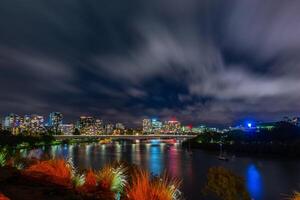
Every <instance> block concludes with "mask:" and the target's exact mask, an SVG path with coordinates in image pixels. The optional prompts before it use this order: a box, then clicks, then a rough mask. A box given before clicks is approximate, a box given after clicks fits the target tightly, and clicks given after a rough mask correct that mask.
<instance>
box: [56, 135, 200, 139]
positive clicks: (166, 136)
mask: <svg viewBox="0 0 300 200" xmlns="http://www.w3.org/2000/svg"><path fill="white" fill-rule="evenodd" d="M196 136H197V135H162V134H160V135H54V137H55V139H57V140H68V139H107V138H111V139H127V140H147V139H150V140H151V139H190V138H194V137H196Z"/></svg>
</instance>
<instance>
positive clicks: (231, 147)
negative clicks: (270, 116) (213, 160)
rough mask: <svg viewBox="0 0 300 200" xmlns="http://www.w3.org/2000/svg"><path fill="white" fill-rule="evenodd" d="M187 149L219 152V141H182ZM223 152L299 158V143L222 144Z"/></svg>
mask: <svg viewBox="0 0 300 200" xmlns="http://www.w3.org/2000/svg"><path fill="white" fill-rule="evenodd" d="M182 146H183V148H185V149H201V150H205V151H209V152H214V153H216V154H218V153H219V152H220V144H219V143H199V142H197V140H188V141H185V142H183V143H182ZM222 149H223V152H227V153H229V154H233V155H249V156H254V157H275V158H276V157H277V158H289V159H299V157H300V148H299V144H251V143H248V144H247V143H243V144H242V143H240V144H222Z"/></svg>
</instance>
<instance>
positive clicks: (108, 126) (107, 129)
mask: <svg viewBox="0 0 300 200" xmlns="http://www.w3.org/2000/svg"><path fill="white" fill-rule="evenodd" d="M113 131H114V125H113V124H106V125H105V133H106V134H112V133H113Z"/></svg>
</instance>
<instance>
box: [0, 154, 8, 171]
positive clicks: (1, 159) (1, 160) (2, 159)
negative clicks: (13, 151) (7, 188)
mask: <svg viewBox="0 0 300 200" xmlns="http://www.w3.org/2000/svg"><path fill="white" fill-rule="evenodd" d="M6 160H7V153H6V152H5V151H3V150H2V151H0V167H4V166H5V165H6Z"/></svg>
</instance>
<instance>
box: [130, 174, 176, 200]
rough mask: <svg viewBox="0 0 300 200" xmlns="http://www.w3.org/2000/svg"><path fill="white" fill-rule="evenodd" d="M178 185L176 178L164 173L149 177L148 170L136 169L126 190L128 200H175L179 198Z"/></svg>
mask: <svg viewBox="0 0 300 200" xmlns="http://www.w3.org/2000/svg"><path fill="white" fill-rule="evenodd" d="M179 186H180V182H179V181H178V180H176V179H170V178H168V177H167V176H166V175H164V176H163V177H161V178H160V177H156V178H154V179H151V176H150V174H149V173H148V172H146V171H144V170H136V172H135V173H134V175H133V180H132V183H131V185H130V186H129V187H127V190H126V192H127V197H128V200H150V199H151V200H175V199H180V192H179V190H178V188H179Z"/></svg>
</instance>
